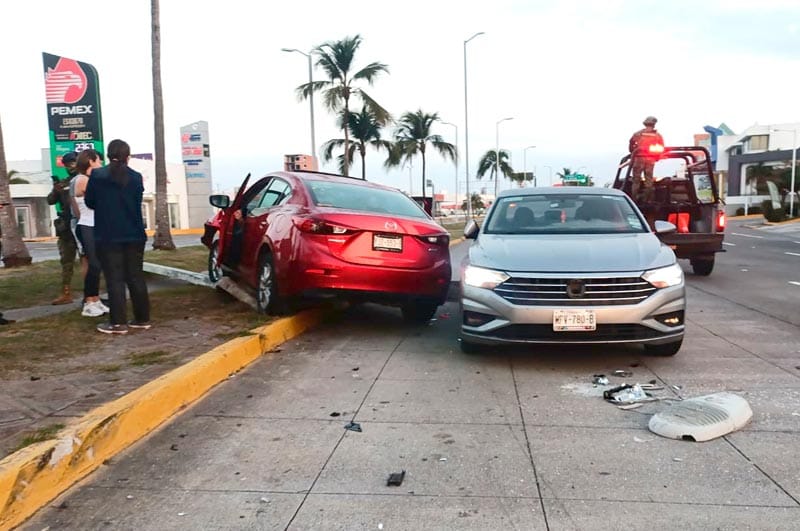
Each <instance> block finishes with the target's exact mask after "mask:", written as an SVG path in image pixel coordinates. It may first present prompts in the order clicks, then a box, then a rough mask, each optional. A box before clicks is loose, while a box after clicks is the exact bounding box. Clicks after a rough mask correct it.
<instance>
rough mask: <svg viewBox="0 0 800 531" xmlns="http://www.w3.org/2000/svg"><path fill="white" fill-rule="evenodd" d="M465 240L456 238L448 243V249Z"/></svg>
mask: <svg viewBox="0 0 800 531" xmlns="http://www.w3.org/2000/svg"><path fill="white" fill-rule="evenodd" d="M465 239H466V238H456V239H455V240H451V241H450V247H452V246H454V245H458V244H459V243H461V242H463V241H464V240H465Z"/></svg>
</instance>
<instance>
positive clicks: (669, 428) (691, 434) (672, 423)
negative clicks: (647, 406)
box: [649, 393, 753, 442]
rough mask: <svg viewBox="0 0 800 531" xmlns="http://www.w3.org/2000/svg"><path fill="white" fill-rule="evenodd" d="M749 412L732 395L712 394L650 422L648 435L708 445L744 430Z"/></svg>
mask: <svg viewBox="0 0 800 531" xmlns="http://www.w3.org/2000/svg"><path fill="white" fill-rule="evenodd" d="M752 417H753V410H752V409H750V404H748V403H747V400H745V399H744V398H742V397H740V396H738V395H735V394H733V393H714V394H713V395H706V396H698V397H696V398H690V399H687V400H683V401H681V402H677V403H675V404H673V405H671V406H669V407H668V408H667V409H665V410H664V411H661V412H659V413H656V414H655V415H653V416H652V417H651V418H650V425H649V427H650V431H652V432H653V433H657V434H658V435H661V436H662V437H667V438H670V439H681V440H684V441H697V442H703V441H710V440H711V439H716V438H717V437H722V436H723V435H726V434H728V433H731V432H732V431H736V430H738V429H740V428H742V427H743V426H745V425H746V424H747V423H748V422H750V419H751V418H752Z"/></svg>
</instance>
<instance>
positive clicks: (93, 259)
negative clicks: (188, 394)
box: [72, 149, 110, 317]
mask: <svg viewBox="0 0 800 531" xmlns="http://www.w3.org/2000/svg"><path fill="white" fill-rule="evenodd" d="M102 166H103V159H102V157H101V156H100V154H99V153H98V152H97V151H95V150H94V149H85V150H83V151H81V152H80V153H79V154H78V165H77V168H78V176H77V177H76V178H75V179H73V181H72V183H73V186H72V188H73V194H72V203H73V215H74V218H75V219H76V220H77V224H76V226H75V235H76V236H77V238H78V242H79V243H80V246H81V268H82V270H83V310H82V311H81V315H83V316H84V317H100V316H101V315H103V314H104V313H108V312H109V311H110V309H109V308H108V307H107V306H106V305H105V304H103V303H102V302H101V301H100V272H101V270H102V269H101V266H100V259H99V258H98V257H97V248H96V246H95V242H94V210H92V209H90V208H89V207H88V206H86V201H85V200H84V195H85V194H86V186H87V185H88V184H89V179H90V178H91V175H92V170H95V169H97V168H101V167H102Z"/></svg>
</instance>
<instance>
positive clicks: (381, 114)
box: [358, 89, 392, 125]
mask: <svg viewBox="0 0 800 531" xmlns="http://www.w3.org/2000/svg"><path fill="white" fill-rule="evenodd" d="M358 96H359V97H360V98H361V101H362V102H364V105H366V106H367V107H368V108H369V110H370V111H371V112H372V113H373V114H374V115H375V119H376V120H377V121H378V123H379V124H381V125H386V124H388V123H389V122H391V121H392V115H391V114H390V113H389V111H387V110H386V109H384V108H383V107H382V106H381V105H379V104H378V102H377V101H375V100H374V99H372V97H371V96H370V95H369V94H367V93H366V92H364V91H363V90H361V89H359V90H358Z"/></svg>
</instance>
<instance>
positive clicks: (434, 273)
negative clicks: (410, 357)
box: [202, 171, 451, 322]
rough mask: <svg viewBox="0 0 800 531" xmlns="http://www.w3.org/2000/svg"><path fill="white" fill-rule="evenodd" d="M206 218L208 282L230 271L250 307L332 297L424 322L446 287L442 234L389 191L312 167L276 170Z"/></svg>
mask: <svg viewBox="0 0 800 531" xmlns="http://www.w3.org/2000/svg"><path fill="white" fill-rule="evenodd" d="M248 180H249V176H248V178H247V179H245V181H244V183H242V186H241V188H240V189H239V192H238V193H237V195H236V197H235V198H234V200H233V201H231V200H230V198H229V197H228V196H226V195H212V196H211V197H210V201H211V204H212V205H213V206H215V207H218V208H220V209H221V210H220V211H219V212H218V213H217V214H216V215H215V216H214V217H213V218H212V219H211V220H209V221H208V222H207V223H206V225H205V234H204V235H203V238H202V241H203V244H205V245H206V246H207V247H208V248H209V250H210V252H209V259H208V273H209V277H210V278H211V281H212V282H216V281H218V280H219V279H220V278H221V277H222V275H230V276H231V277H234V278H236V279H237V280H239V281H240V283H243V284H245V285H247V286H249V287H250V288H251V289H253V290H255V292H256V300H257V302H258V309H259V311H261V312H264V313H279V312H280V311H282V309H283V308H284V305H285V303H286V302H287V301H288V300H290V299H291V298H295V297H308V296H320V295H321V296H330V295H336V296H341V297H344V298H346V299H348V300H352V301H358V302H378V303H384V304H391V305H397V306H400V307H401V308H402V311H403V316H404V318H405V319H406V320H408V321H415V322H424V321H427V320H429V319H430V318H431V317H432V316H433V314H434V313H435V312H436V308H437V307H438V306H439V305H441V304H443V303H444V301H445V299H446V296H447V290H448V287H449V285H450V276H451V269H450V250H449V242H450V237H449V235H448V233H447V232H446V231H445V230H444V229H443V228H442V227H441V226H439V225H438V224H437V223H436V222H435V221H434V220H433V219H431V218H430V216H428V215H427V214H426V213H425V212H424V211H423V210H422V209H421V208H420V207H419V206H418V205H417V204H416V203H415V202H414V201H413V200H412V199H411V198H409V197H407V196H406V195H404V194H403V193H401V192H399V191H398V190H396V189H394V188H389V187H387V186H382V185H379V184H375V183H371V182H367V181H362V180H360V179H355V178H351V177H343V176H340V175H331V174H325V173H317V172H299V171H298V172H276V173H272V174H270V175H267V176H266V177H263V178H262V179H259V180H258V181H257V182H256V183H255V184H253V185H252V186H251V187H249V188H247V182H248Z"/></svg>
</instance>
